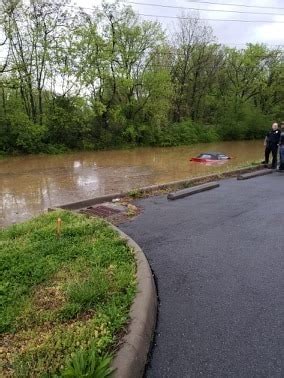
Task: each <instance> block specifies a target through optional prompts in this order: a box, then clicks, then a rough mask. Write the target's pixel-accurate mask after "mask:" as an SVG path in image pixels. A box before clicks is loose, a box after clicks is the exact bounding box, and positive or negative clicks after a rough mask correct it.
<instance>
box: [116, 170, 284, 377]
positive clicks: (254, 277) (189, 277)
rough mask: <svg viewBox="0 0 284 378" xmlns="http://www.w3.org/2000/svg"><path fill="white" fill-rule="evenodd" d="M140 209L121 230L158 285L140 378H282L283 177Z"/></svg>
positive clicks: (156, 201) (224, 185)
mask: <svg viewBox="0 0 284 378" xmlns="http://www.w3.org/2000/svg"><path fill="white" fill-rule="evenodd" d="M137 204H138V205H139V206H142V208H143V211H142V213H141V214H140V215H139V216H138V217H137V218H135V219H133V220H132V221H130V222H128V223H125V224H122V225H120V228H121V229H122V230H123V231H124V232H126V233H127V234H129V235H130V236H131V237H132V238H133V239H134V240H135V241H136V242H137V243H138V244H139V245H140V246H141V247H142V249H143V250H144V252H145V254H146V256H147V258H148V261H149V263H150V265H151V268H152V270H153V272H154V274H155V277H156V281H157V285H158V294H159V301H160V304H159V316H158V323H157V329H156V336H155V344H154V347H153V349H152V353H151V356H150V361H149V364H148V367H147V370H146V373H145V374H146V377H149V378H150V377H157V378H158V377H284V370H283V364H284V359H283V357H284V342H283V341H284V327H283V315H284V311H283V309H284V274H283V254H284V174H283V173H276V172H275V173H273V174H272V175H267V176H262V177H258V178H254V179H250V180H246V181H237V180H236V179H229V180H223V181H220V187H219V188H217V189H213V190H211V191H207V192H203V193H199V194H196V195H194V196H191V197H187V198H184V199H179V200H176V201H169V200H167V198H166V196H162V197H152V198H148V199H143V200H139V201H137Z"/></svg>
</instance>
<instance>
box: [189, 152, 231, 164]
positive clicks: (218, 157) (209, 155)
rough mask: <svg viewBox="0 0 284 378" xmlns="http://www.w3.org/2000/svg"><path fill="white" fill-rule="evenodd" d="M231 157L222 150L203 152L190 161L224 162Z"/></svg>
mask: <svg viewBox="0 0 284 378" xmlns="http://www.w3.org/2000/svg"><path fill="white" fill-rule="evenodd" d="M229 159H231V158H230V157H229V156H227V155H225V154H223V153H221V152H203V153H201V154H199V155H198V156H197V157H193V158H191V159H190V161H194V162H197V163H218V162H221V161H222V162H224V161H226V160H229Z"/></svg>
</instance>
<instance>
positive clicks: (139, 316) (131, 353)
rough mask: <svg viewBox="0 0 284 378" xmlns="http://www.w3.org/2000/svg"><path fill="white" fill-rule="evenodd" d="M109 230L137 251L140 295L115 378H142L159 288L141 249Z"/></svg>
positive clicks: (117, 358)
mask: <svg viewBox="0 0 284 378" xmlns="http://www.w3.org/2000/svg"><path fill="white" fill-rule="evenodd" d="M110 226H111V227H112V228H113V229H114V230H115V231H117V232H118V233H119V234H120V236H121V237H122V238H123V239H126V240H127V243H128V245H129V246H130V247H131V248H133V250H134V253H135V257H136V262H137V294H136V297H135V299H134V302H133V304H132V306H131V309H130V323H129V327H128V332H127V334H126V335H125V336H124V338H123V340H122V342H123V344H122V346H121V347H120V349H119V350H118V352H117V353H116V355H115V357H114V360H113V362H112V366H111V367H112V368H114V369H115V371H114V377H115V378H140V377H142V376H143V373H144V370H145V365H146V362H147V355H148V352H149V349H150V345H151V341H152V336H153V333H154V330H155V325H156V316H157V292H156V286H155V283H154V279H153V275H152V272H151V269H150V266H149V263H148V260H147V258H146V256H145V255H144V253H143V251H142V249H141V248H140V247H139V246H138V244H136V243H135V241H134V240H132V239H131V238H130V237H129V236H128V235H126V234H125V233H124V232H122V231H121V230H119V229H118V228H117V227H115V226H114V225H112V224H110Z"/></svg>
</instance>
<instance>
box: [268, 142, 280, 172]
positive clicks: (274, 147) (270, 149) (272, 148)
mask: <svg viewBox="0 0 284 378" xmlns="http://www.w3.org/2000/svg"><path fill="white" fill-rule="evenodd" d="M277 150H278V146H277V145H275V144H272V145H271V144H268V145H267V147H266V148H265V164H268V162H269V155H270V152H272V165H271V167H272V168H276V166H277Z"/></svg>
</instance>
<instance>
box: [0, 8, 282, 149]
mask: <svg viewBox="0 0 284 378" xmlns="http://www.w3.org/2000/svg"><path fill="white" fill-rule="evenodd" d="M28 3H29V2H28ZM28 3H25V2H16V4H15V11H14V12H9V11H8V8H9V7H8V8H7V9H6V8H5V7H4V8H3V18H2V21H3V27H2V28H1V30H2V33H3V34H4V40H5V39H6V43H7V51H8V50H9V49H8V46H9V48H10V50H9V52H10V56H9V59H8V65H7V67H5V68H6V70H7V71H6V72H4V74H3V77H1V78H0V151H3V152H5V153H13V152H22V153H37V152H48V153H60V152H62V151H64V150H65V149H88V150H92V149H104V148H121V147H125V146H135V145H160V146H176V145H180V144H193V143H198V142H214V141H217V140H219V139H224V140H240V139H254V138H263V136H264V134H265V131H266V130H267V128H268V127H269V124H271V123H272V121H273V120H276V121H280V120H282V119H283V118H284V112H283V101H284V90H283V88H284V66H283V51H281V50H279V49H270V48H268V47H267V46H265V45H260V44H248V45H247V46H246V48H244V49H236V48H228V47H226V46H222V45H220V44H218V43H216V42H217V41H216V38H214V36H213V35H212V30H211V29H210V28H209V27H207V26H204V25H203V24H202V23H201V22H200V20H199V19H198V18H196V17H193V16H192V17H188V18H187V19H184V20H181V22H180V23H179V27H178V29H177V31H176V33H175V34H174V36H173V38H171V40H169V39H167V36H166V33H165V32H164V31H163V30H162V28H161V25H160V24H159V23H157V22H152V21H145V20H144V21H143V20H140V19H139V17H138V15H137V14H136V13H135V12H134V10H133V9H132V8H131V7H129V6H127V5H126V4H124V3H123V2H120V1H117V2H114V3H113V2H108V1H104V2H103V3H102V6H101V10H100V11H99V12H94V14H93V15H84V14H83V13H82V12H79V13H77V14H75V12H76V11H75V10H73V9H72V10H71V9H69V8H68V7H67V8H66V7H65V5H66V4H65V2H64V1H63V2H58V1H55V0H51V1H48V2H33V3H31V4H30V5H29V4H28ZM72 12H73V14H72ZM110 14H111V15H112V17H109V15H110ZM75 15H76V17H74V16H75ZM69 16H70V17H69ZM69 30H73V31H74V32H72V33H70V32H69ZM173 41H175V42H174V43H173ZM1 68H2V67H1ZM1 68H0V69H1ZM2 69H3V68H2ZM205 125H206V126H205Z"/></svg>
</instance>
